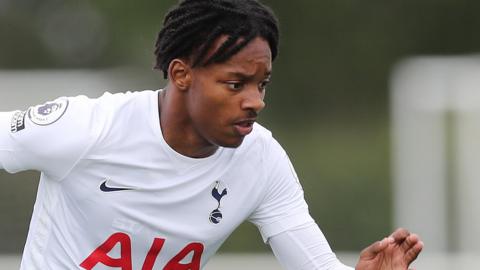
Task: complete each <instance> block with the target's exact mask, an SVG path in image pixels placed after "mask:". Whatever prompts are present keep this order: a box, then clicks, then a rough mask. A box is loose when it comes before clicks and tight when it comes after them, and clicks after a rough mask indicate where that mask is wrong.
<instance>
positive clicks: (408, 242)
mask: <svg viewBox="0 0 480 270" xmlns="http://www.w3.org/2000/svg"><path fill="white" fill-rule="evenodd" d="M419 241H420V238H419V237H418V235H416V234H414V233H412V234H410V235H409V236H408V237H407V238H406V239H405V241H403V243H402V244H401V247H402V249H403V250H404V251H405V252H406V251H407V250H409V249H410V248H412V247H413V246H415V245H416V244H417V243H418V242H419Z"/></svg>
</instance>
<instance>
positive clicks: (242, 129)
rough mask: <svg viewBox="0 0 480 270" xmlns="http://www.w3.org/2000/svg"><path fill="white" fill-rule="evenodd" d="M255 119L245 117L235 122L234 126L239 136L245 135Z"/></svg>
mask: <svg viewBox="0 0 480 270" xmlns="http://www.w3.org/2000/svg"><path fill="white" fill-rule="evenodd" d="M255 120H256V119H245V120H241V121H238V122H235V124H234V127H235V130H236V131H237V133H238V134H239V135H240V136H246V135H248V134H249V133H250V132H252V130H253V124H254V123H255Z"/></svg>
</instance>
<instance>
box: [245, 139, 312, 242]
mask: <svg viewBox="0 0 480 270" xmlns="http://www.w3.org/2000/svg"><path fill="white" fill-rule="evenodd" d="M264 164H265V170H266V174H265V175H266V177H267V179H266V180H267V185H266V186H265V189H266V191H265V192H266V195H265V197H264V198H263V201H262V202H261V204H260V205H259V206H258V208H257V209H256V210H255V211H254V212H253V214H252V215H251V216H250V218H249V220H250V221H251V222H252V223H254V224H255V225H256V226H257V227H258V228H259V230H260V233H261V235H262V238H263V240H264V241H265V242H268V238H270V237H272V236H274V235H277V234H279V233H282V232H284V231H287V230H289V229H292V228H295V227H298V226H301V225H304V224H308V223H311V222H313V219H312V218H311V216H310V214H309V212H308V206H307V203H306V202H305V199H304V195H303V189H302V186H301V184H300V182H299V180H298V177H297V174H296V173H295V170H294V168H293V165H292V163H291V162H290V159H289V158H288V156H287V153H286V152H285V151H284V150H283V148H282V147H281V146H280V144H279V143H278V142H277V141H276V140H275V139H273V138H271V141H270V143H269V145H268V146H267V147H266V150H265V160H264Z"/></svg>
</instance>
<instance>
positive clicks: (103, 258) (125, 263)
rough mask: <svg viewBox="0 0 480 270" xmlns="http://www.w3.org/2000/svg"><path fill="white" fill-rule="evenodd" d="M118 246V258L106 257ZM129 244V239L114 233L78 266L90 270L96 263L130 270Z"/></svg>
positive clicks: (126, 236) (122, 234) (130, 253)
mask: <svg viewBox="0 0 480 270" xmlns="http://www.w3.org/2000/svg"><path fill="white" fill-rule="evenodd" d="M117 243H119V244H120V250H121V251H120V254H121V255H120V256H121V257H120V258H118V259H114V258H112V257H110V256H108V252H110V251H111V250H112V249H113V247H115V245H116V244H117ZM131 246H132V245H131V243H130V237H128V235H127V234H125V233H114V234H112V235H111V236H110V237H109V238H108V239H107V241H105V242H104V243H103V244H101V245H100V246H99V247H98V248H97V249H95V250H94V251H93V252H92V254H90V256H88V257H87V258H86V259H85V260H84V261H83V262H82V263H81V264H80V266H81V267H83V268H85V269H87V270H90V269H92V268H93V267H95V265H97V263H102V264H104V265H106V266H110V267H121V268H122V270H132V252H131V249H132V247H131Z"/></svg>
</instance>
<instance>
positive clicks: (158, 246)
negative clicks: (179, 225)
mask: <svg viewBox="0 0 480 270" xmlns="http://www.w3.org/2000/svg"><path fill="white" fill-rule="evenodd" d="M163 243H165V240H164V239H160V238H155V239H154V240H153V244H152V247H151V248H150V250H149V251H148V253H147V257H145V262H144V263H143V267H142V270H152V269H153V265H154V264H155V260H156V259H157V256H158V254H159V253H160V250H162V247H163Z"/></svg>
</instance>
